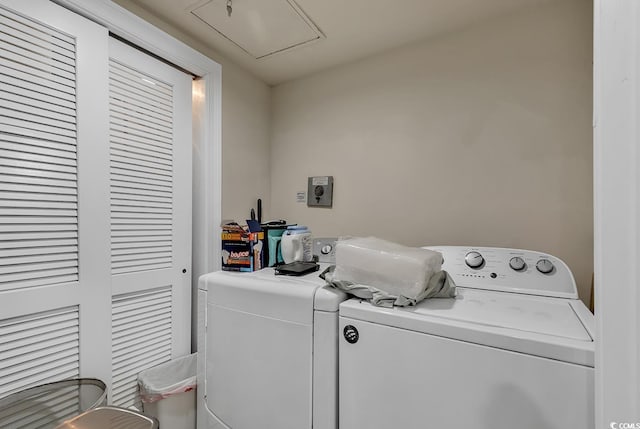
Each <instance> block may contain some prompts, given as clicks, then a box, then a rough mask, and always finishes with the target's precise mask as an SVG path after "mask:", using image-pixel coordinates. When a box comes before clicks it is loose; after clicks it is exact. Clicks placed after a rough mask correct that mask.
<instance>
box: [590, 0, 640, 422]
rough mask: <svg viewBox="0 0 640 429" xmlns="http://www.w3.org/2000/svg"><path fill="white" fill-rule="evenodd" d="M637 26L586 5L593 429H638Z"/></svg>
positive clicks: (603, 2) (631, 16)
mask: <svg viewBox="0 0 640 429" xmlns="http://www.w3.org/2000/svg"><path fill="white" fill-rule="evenodd" d="M639 25H640V5H639V4H638V2H637V1H636V0H618V1H611V0H594V78H593V95H594V116H593V127H594V133H593V137H594V152H593V167H594V172H593V173H594V250H595V255H594V272H595V315H596V359H595V373H596V379H595V391H596V402H595V403H596V410H595V411H596V427H597V428H609V427H612V428H614V429H615V428H618V427H619V426H620V425H619V424H614V423H632V424H640V364H639V361H640V317H638V314H639V313H638V309H639V308H640V291H639V290H638V286H640V264H639V263H638V258H639V257H640V175H639V174H638V172H639V171H640V150H638V149H639V145H640V144H639V141H640V129H639V124H640V109H639V104H640V55H639V54H638V52H639V51H640V31H638V27H639ZM634 427H635V426H634Z"/></svg>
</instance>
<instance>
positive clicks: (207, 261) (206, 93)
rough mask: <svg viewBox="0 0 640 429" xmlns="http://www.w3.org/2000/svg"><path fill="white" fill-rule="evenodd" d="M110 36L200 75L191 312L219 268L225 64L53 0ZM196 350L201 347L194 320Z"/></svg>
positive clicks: (115, 18) (130, 22)
mask: <svg viewBox="0 0 640 429" xmlns="http://www.w3.org/2000/svg"><path fill="white" fill-rule="evenodd" d="M52 1H53V2H54V3H57V4H59V5H61V6H63V7H65V8H67V9H69V10H72V11H74V12H76V13H78V14H79V15H82V16H84V17H86V18H88V19H90V20H92V21H94V22H96V23H98V24H100V25H102V26H104V27H106V28H107V29H108V30H109V32H110V33H112V34H115V35H116V36H118V37H120V38H122V39H124V40H126V41H128V42H130V43H133V44H134V45H136V46H138V47H140V48H143V49H145V50H147V51H148V52H150V53H152V54H154V55H157V56H158V57H160V58H163V59H165V60H167V61H169V62H171V63H173V64H175V65H177V66H179V67H181V68H183V69H184V70H187V71H189V72H191V73H192V74H194V75H196V76H199V79H197V80H195V81H194V88H193V108H194V112H193V113H194V121H193V146H192V147H193V154H194V157H193V226H192V233H193V245H192V262H193V263H192V268H191V270H192V272H191V288H192V297H193V298H192V310H195V309H197V308H198V307H197V305H196V302H195V301H196V297H197V296H198V293H197V290H198V278H199V277H200V276H201V275H202V274H205V273H209V272H212V271H217V270H219V269H220V258H221V253H220V252H221V251H220V246H221V244H220V222H221V221H222V66H221V65H220V64H218V63H217V62H215V61H213V60H212V59H211V58H209V57H207V56H205V55H203V54H201V53H200V52H198V51H196V50H195V49H193V48H191V47H190V46H188V45H186V44H184V43H182V42H181V41H179V40H177V39H175V38H174V37H172V36H170V35H169V34H167V33H165V32H164V31H162V30H160V29H159V28H157V27H155V26H153V25H152V24H150V23H148V22H147V21H145V20H143V19H142V18H139V17H138V16H136V15H134V14H133V13H131V12H129V11H128V10H126V9H124V8H123V7H121V6H119V5H117V4H115V3H113V2H111V1H110V0H52ZM191 331H192V334H191V337H192V350H193V351H195V350H196V349H197V344H196V343H197V333H196V331H197V329H196V317H192V330H191Z"/></svg>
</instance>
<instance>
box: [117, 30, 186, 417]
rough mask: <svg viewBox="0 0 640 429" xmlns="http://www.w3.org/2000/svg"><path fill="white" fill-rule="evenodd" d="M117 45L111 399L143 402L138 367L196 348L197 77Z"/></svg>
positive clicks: (122, 403) (126, 403) (153, 364)
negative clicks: (193, 82)
mask: <svg viewBox="0 0 640 429" xmlns="http://www.w3.org/2000/svg"><path fill="white" fill-rule="evenodd" d="M109 49H110V60H109V118H110V123H109V140H110V142H109V148H110V154H109V163H110V186H111V189H110V196H111V210H110V213H111V274H112V285H113V298H112V315H113V322H112V323H113V326H112V329H113V336H112V348H113V350H112V365H113V388H112V400H113V403H114V404H116V405H120V406H131V405H138V406H139V405H140V403H139V398H138V395H137V385H136V379H137V374H138V373H139V372H140V371H142V370H144V369H147V368H150V367H152V366H155V365H158V364H161V363H164V362H167V361H169V360H171V358H172V357H177V356H182V355H185V354H187V353H189V351H190V341H191V339H190V332H191V330H190V323H191V322H190V320H191V319H190V311H191V292H190V279H191V275H190V271H191V265H190V261H191V256H190V255H191V238H190V237H191V232H190V231H191V220H190V219H191V175H190V171H191V77H190V76H188V75H186V74H184V73H182V72H180V71H178V70H176V69H174V68H172V67H170V66H168V65H166V64H163V63H161V62H159V61H157V60H155V59H153V58H151V57H148V56H147V55H144V54H143V53H141V52H139V51H137V50H135V49H133V48H131V47H129V46H126V45H124V44H122V43H120V42H118V41H116V40H111V41H110V45H109ZM183 271H184V272H183Z"/></svg>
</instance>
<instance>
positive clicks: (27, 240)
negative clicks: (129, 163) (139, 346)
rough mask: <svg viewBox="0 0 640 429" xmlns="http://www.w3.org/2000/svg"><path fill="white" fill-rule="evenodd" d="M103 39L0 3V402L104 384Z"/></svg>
mask: <svg viewBox="0 0 640 429" xmlns="http://www.w3.org/2000/svg"><path fill="white" fill-rule="evenodd" d="M107 41H108V35H107V32H106V30H105V29H104V28H102V27H100V26H98V25H96V24H94V23H92V22H89V21H87V20H85V19H84V18H81V17H79V16H77V15H75V14H73V13H71V12H68V11H67V10H65V9H63V8H61V7H58V6H56V5H54V4H52V3H51V2H49V1H45V0H29V1H9V0H1V1H0V397H2V396H5V395H7V394H10V393H13V392H15V391H18V390H22V389H24V388H26V387H30V386H33V385H36V384H41V383H44V382H48V381H53V380H60V379H64V378H69V377H77V376H87V377H98V378H102V379H104V380H105V381H107V382H108V381H109V377H110V373H109V371H108V370H109V365H108V358H106V357H105V356H106V355H108V353H109V338H110V329H109V324H108V322H109V320H110V314H109V313H110V312H109V306H108V302H109V300H110V285H109V281H110V278H109V271H108V270H109V265H108V258H109V249H108V247H107V246H106V245H103V246H99V245H96V243H108V240H109V217H108V210H109V206H108V200H107V198H106V197H105V196H106V195H108V191H109V188H108V180H107V177H108V165H107V164H106V162H105V158H106V157H107V156H108V141H107V129H108V128H107V127H108V116H107V115H108V110H107V97H108V94H107V90H106V88H107V84H108V74H107V48H108V46H107ZM96 177H97V179H96ZM73 411H74V410H66V409H65V407H64V406H61V409H60V410H59V412H60V413H62V414H61V415H65V412H73Z"/></svg>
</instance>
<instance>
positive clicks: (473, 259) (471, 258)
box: [464, 250, 484, 268]
mask: <svg viewBox="0 0 640 429" xmlns="http://www.w3.org/2000/svg"><path fill="white" fill-rule="evenodd" d="M464 262H465V263H466V264H467V266H469V267H470V268H480V267H481V266H482V264H484V258H483V257H482V255H481V254H480V252H476V251H475V250H474V251H471V252H469V253H467V254H466V256H465V257H464Z"/></svg>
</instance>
